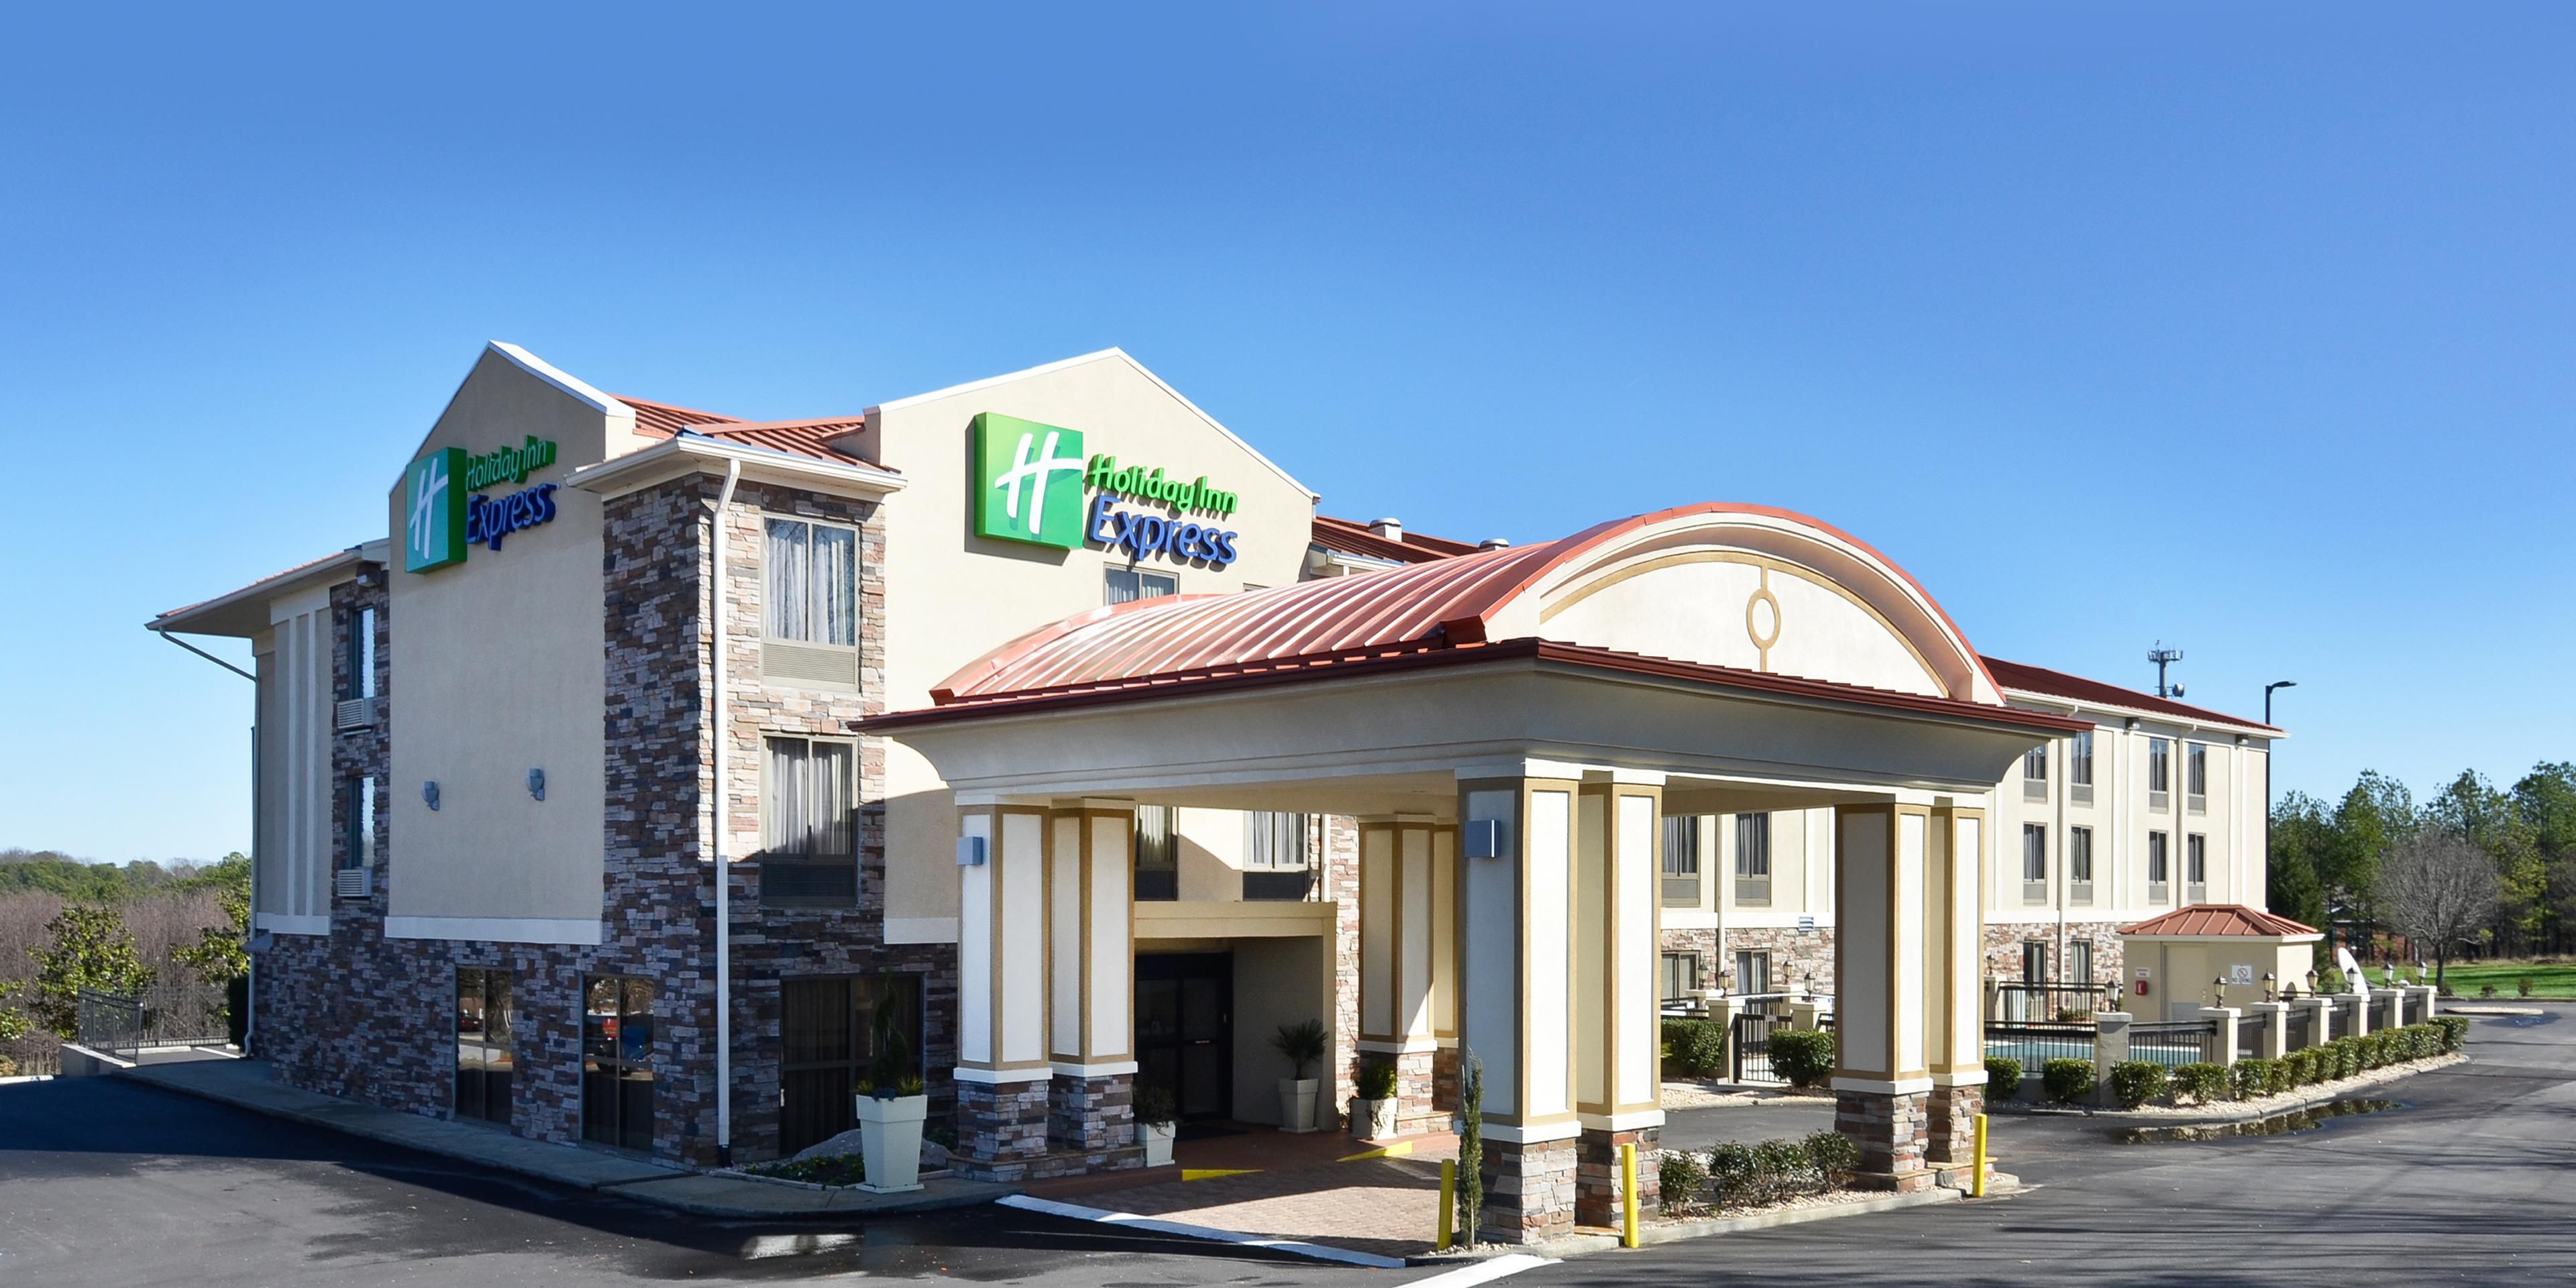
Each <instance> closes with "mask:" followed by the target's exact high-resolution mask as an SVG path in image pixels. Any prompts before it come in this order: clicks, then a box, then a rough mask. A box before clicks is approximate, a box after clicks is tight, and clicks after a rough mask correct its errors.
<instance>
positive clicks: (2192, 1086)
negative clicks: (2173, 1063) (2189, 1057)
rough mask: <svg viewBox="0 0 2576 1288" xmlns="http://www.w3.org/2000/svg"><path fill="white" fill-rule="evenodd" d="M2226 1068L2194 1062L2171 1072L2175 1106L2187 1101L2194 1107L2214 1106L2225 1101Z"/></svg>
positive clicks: (2202, 1061) (2206, 1062)
mask: <svg viewBox="0 0 2576 1288" xmlns="http://www.w3.org/2000/svg"><path fill="white" fill-rule="evenodd" d="M2227 1090H2228V1077H2227V1066H2226V1065H2223V1064H2211V1063H2209V1062H2208V1061H2206V1060H2199V1061H2194V1062H2192V1063H2190V1064H2186V1065H2183V1066H2182V1067H2180V1068H2178V1069H2175V1070H2174V1071H2173V1094H2174V1102H2175V1103H2176V1104H2180V1103H2183V1102H2184V1101H2189V1102H2190V1103H2192V1104H2195V1105H2214V1104H2217V1103H2218V1102H2219V1101H2221V1100H2225V1099H2227Z"/></svg>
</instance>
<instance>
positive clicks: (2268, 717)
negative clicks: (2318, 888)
mask: <svg viewBox="0 0 2576 1288" xmlns="http://www.w3.org/2000/svg"><path fill="white" fill-rule="evenodd" d="M2297 687H2299V682H2298V681H2296V680H2274V681H2272V682H2271V683H2270V684H2267V685H2264V686H2263V723H2265V724H2267V725H2268V724H2270V723H2272V690H2274V689H2295V688H2297ZM2273 754H2274V753H2273V751H2272V748H2271V746H2270V745H2269V744H2266V745H2265V746H2264V748H2263V871H2264V873H2265V874H2266V878H2265V884H2266V885H2267V886H2268V885H2269V884H2270V880H2269V874H2270V872H2271V871H2272V756H2273ZM2263 903H2264V906H2265V908H2266V909H2267V910H2268V909H2269V908H2270V906H2271V903H2272V892H2271V891H2270V890H2269V889H2266V890H2265V891H2264V892H2263Z"/></svg>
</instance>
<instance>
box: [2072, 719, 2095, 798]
mask: <svg viewBox="0 0 2576 1288" xmlns="http://www.w3.org/2000/svg"><path fill="white" fill-rule="evenodd" d="M2066 781H2067V782H2070V783H2073V784H2075V785H2077V786H2079V787H2090V786H2092V785H2093V731H2092V730H2090V729H2087V730H2085V731H2084V732H2082V733H2079V734H2077V735H2075V736H2074V737H2072V738H2069V739H2067V740H2066Z"/></svg>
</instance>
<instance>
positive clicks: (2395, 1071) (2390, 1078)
mask: <svg viewBox="0 0 2576 1288" xmlns="http://www.w3.org/2000/svg"><path fill="white" fill-rule="evenodd" d="M2468 1058H2469V1057H2468V1056H2466V1055H2464V1054H2459V1053H2453V1054H2450V1055H2437V1056H2434V1057H2432V1058H2430V1059H2425V1060H2410V1061H2408V1062H2407V1063H2405V1064H2392V1065H2386V1066H2383V1067H2381V1068H2377V1069H2372V1070H2370V1071H2368V1072H2366V1073H2358V1074H2354V1075H2353V1076H2352V1077H2349V1078H2338V1079H2336V1080H2335V1081H2333V1082H2311V1083H2307V1084H2304V1085H2302V1086H2297V1087H2292V1088H2291V1089H2289V1090H2288V1091H2284V1092H2281V1093H2279V1094H2278V1095H2270V1096H2262V1097H2259V1098H2257V1099H2253V1100H2220V1101H2214V1102H2212V1103H2210V1104H2205V1105H2140V1106H2139V1107H2137V1108H2135V1109H2121V1108H2117V1107H2113V1108H2107V1109H2105V1108H2095V1107H2091V1106H2085V1105H2058V1104H2050V1103H2047V1102H2045V1101H2029V1100H2002V1101H1994V1102H1990V1103H1989V1104H1988V1105H1987V1106H1986V1112H1988V1113H1995V1114H2032V1115H2044V1114H2064V1115H2068V1116H2083V1117H2090V1118H2155V1119H2163V1120H2166V1121H2170V1122H2190V1121H2194V1120H2216V1119H2230V1118H2264V1117H2269V1116H2271V1115H2273V1114H2278V1113H2287V1112H2289V1111H2291V1110H2293V1109H2297V1108H2299V1107H2300V1106H2302V1105H2310V1104H2315V1103H2317V1102H2318V1101H2321V1100H2333V1099H2336V1098H2338V1097H2341V1096H2347V1095H2350V1094H2352V1093H2353V1092H2356V1091H2361V1090H2364V1089H2367V1088H2370V1087H2376V1086H2379V1085H2381V1084H2383V1083H2388V1082H2394V1081H2396V1080H2397V1079H2399V1078H2404V1077H2408V1076H2410V1075H2413V1074H2418V1073H2425V1072H2429V1071H2431V1070H2434V1069H2445V1068H2449V1067H2450V1066H2452V1065H2455V1064H2463V1063H2466V1062H2467V1060H2468Z"/></svg>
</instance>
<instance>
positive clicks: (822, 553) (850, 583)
mask: <svg viewBox="0 0 2576 1288" xmlns="http://www.w3.org/2000/svg"><path fill="white" fill-rule="evenodd" d="M766 531H767V532H768V536H769V547H768V552H767V558H766V560H765V562H764V563H763V566H762V574H763V578H764V581H763V583H762V591H763V593H764V595H765V600H764V603H765V605H766V608H767V611H766V612H765V613H764V614H763V616H762V621H761V631H762V633H763V634H764V635H766V636H768V637H769V638H770V639H774V640H795V641H799V642H801V643H806V644H837V645H844V646H847V645H855V644H857V643H858V642H859V534H858V533H857V532H856V531H855V530H853V529H850V528H836V527H831V526H829V525H826V524H820V523H807V522H805V521H803V520H801V519H771V520H769V521H768V522H767V524H766Z"/></svg>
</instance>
